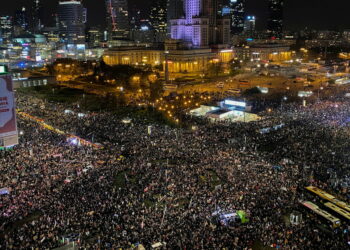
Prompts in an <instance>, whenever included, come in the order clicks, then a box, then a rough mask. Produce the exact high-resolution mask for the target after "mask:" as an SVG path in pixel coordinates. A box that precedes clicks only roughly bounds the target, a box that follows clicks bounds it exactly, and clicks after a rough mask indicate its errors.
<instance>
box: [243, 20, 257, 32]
mask: <svg viewBox="0 0 350 250" xmlns="http://www.w3.org/2000/svg"><path fill="white" fill-rule="evenodd" d="M254 31H255V16H247V17H246V18H245V21H244V33H245V34H247V35H253V33H254Z"/></svg>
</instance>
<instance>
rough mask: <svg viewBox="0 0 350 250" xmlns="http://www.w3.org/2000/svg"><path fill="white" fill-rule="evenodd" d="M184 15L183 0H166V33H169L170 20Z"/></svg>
mask: <svg viewBox="0 0 350 250" xmlns="http://www.w3.org/2000/svg"><path fill="white" fill-rule="evenodd" d="M183 16H184V2H183V0H168V3H167V19H168V33H169V34H170V32H171V30H170V20H171V19H177V18H182V17H183Z"/></svg>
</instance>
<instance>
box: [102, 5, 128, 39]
mask: <svg viewBox="0 0 350 250" xmlns="http://www.w3.org/2000/svg"><path fill="white" fill-rule="evenodd" d="M106 10H107V25H108V31H109V37H110V39H111V40H115V39H127V38H129V35H130V22H129V12H128V1H127V0H106Z"/></svg>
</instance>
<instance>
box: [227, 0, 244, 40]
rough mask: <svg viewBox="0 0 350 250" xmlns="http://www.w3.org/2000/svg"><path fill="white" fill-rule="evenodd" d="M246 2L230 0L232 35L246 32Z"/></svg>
mask: <svg viewBox="0 0 350 250" xmlns="http://www.w3.org/2000/svg"><path fill="white" fill-rule="evenodd" d="M245 3H246V1H245V0H230V2H229V6H230V8H231V33H232V34H240V33H242V32H243V30H244V18H245Z"/></svg>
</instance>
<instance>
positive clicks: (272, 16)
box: [267, 0, 284, 38]
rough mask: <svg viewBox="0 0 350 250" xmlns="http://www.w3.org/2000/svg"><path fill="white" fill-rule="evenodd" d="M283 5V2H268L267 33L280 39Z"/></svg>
mask: <svg viewBox="0 0 350 250" xmlns="http://www.w3.org/2000/svg"><path fill="white" fill-rule="evenodd" d="M283 4H284V0H269V19H268V23H267V31H268V32H269V33H270V35H271V36H274V37H277V38H280V37H282V31H283Z"/></svg>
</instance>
